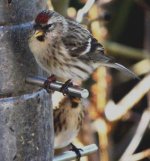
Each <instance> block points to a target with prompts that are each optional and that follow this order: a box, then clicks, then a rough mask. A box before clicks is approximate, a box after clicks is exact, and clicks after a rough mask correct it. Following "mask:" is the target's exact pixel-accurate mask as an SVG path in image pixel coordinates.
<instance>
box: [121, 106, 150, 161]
mask: <svg viewBox="0 0 150 161" xmlns="http://www.w3.org/2000/svg"><path fill="white" fill-rule="evenodd" d="M149 122H150V108H148V109H147V110H145V111H144V113H143V114H142V117H141V120H140V122H139V125H138V127H137V130H136V131H135V134H134V136H133V138H132V140H131V142H130V144H129V145H128V147H127V149H126V150H125V152H124V154H123V155H122V156H121V158H120V160H119V161H127V160H128V161H129V156H131V155H132V154H133V153H134V152H135V150H136V149H137V147H138V146H139V144H140V142H141V140H142V138H143V135H144V133H145V131H146V129H147V127H148V125H149Z"/></svg>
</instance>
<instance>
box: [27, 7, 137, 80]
mask: <svg viewBox="0 0 150 161" xmlns="http://www.w3.org/2000/svg"><path fill="white" fill-rule="evenodd" d="M29 47H30V49H31V51H32V53H33V55H34V57H35V59H36V61H37V63H38V64H39V65H40V66H41V67H42V68H43V69H44V70H45V71H46V72H48V73H49V74H50V75H51V74H54V75H56V76H57V77H58V78H60V79H63V80H68V79H72V80H73V81H75V82H78V81H83V80H86V79H87V78H88V77H89V76H90V74H91V73H92V72H93V71H94V70H95V69H96V68H97V67H98V66H100V65H104V66H109V67H113V68H116V69H118V70H121V71H123V72H125V73H127V74H129V75H131V76H133V77H136V76H135V74H134V73H133V72H131V71H130V70H128V69H127V68H125V67H124V66H123V65H121V64H119V63H116V62H115V61H114V59H112V58H111V57H108V56H107V55H105V54H104V48H103V47H102V45H101V44H100V43H99V42H98V41H97V40H96V39H95V38H94V37H93V36H92V35H91V33H90V32H89V31H88V30H87V29H85V28H84V27H83V26H82V25H80V24H79V23H77V22H75V21H72V20H69V19H65V18H64V17H63V16H61V15H60V14H58V13H57V12H55V11H51V10H44V11H42V12H40V13H39V14H38V15H37V17H36V19H35V24H34V27H33V33H32V34H31V37H30V39H29Z"/></svg>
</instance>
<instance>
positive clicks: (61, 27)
mask: <svg viewBox="0 0 150 161" xmlns="http://www.w3.org/2000/svg"><path fill="white" fill-rule="evenodd" d="M66 28H67V23H66V20H65V18H64V17H63V16H61V15H60V14H58V13H57V12H55V11H51V10H44V11H42V12H40V13H39V14H38V15H37V17H36V19H35V23H34V25H33V29H34V33H33V37H34V38H36V39H37V40H38V41H41V42H43V41H45V40H46V39H48V41H49V42H51V41H53V42H54V41H55V40H57V39H59V38H60V37H61V35H62V34H63V32H65V30H66Z"/></svg>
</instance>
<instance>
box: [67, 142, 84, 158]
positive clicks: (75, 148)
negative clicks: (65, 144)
mask: <svg viewBox="0 0 150 161" xmlns="http://www.w3.org/2000/svg"><path fill="white" fill-rule="evenodd" d="M70 145H71V149H70V150H71V151H74V152H75V153H76V155H77V161H80V158H81V153H80V151H83V149H81V148H77V147H76V146H75V145H73V144H72V143H71V144H70Z"/></svg>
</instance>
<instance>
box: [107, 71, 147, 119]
mask: <svg viewBox="0 0 150 161" xmlns="http://www.w3.org/2000/svg"><path fill="white" fill-rule="evenodd" d="M149 90H150V74H149V75H148V76H146V77H145V78H144V79H143V80H141V81H140V82H139V83H138V84H137V85H136V86H135V87H134V88H133V89H132V90H131V91H130V92H129V93H128V94H127V95H126V96H125V97H124V98H123V99H122V100H121V101H119V102H118V103H117V104H115V103H114V102H113V101H110V102H108V104H107V105H106V107H105V115H106V117H107V119H108V120H109V121H115V120H118V119H120V118H121V117H122V116H124V115H125V114H126V113H127V111H129V110H130V109H131V108H132V107H133V106H134V105H135V104H136V103H137V102H138V101H139V100H140V99H141V98H142V97H143V96H144V95H145V94H146V93H147V92H148V91H149Z"/></svg>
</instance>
